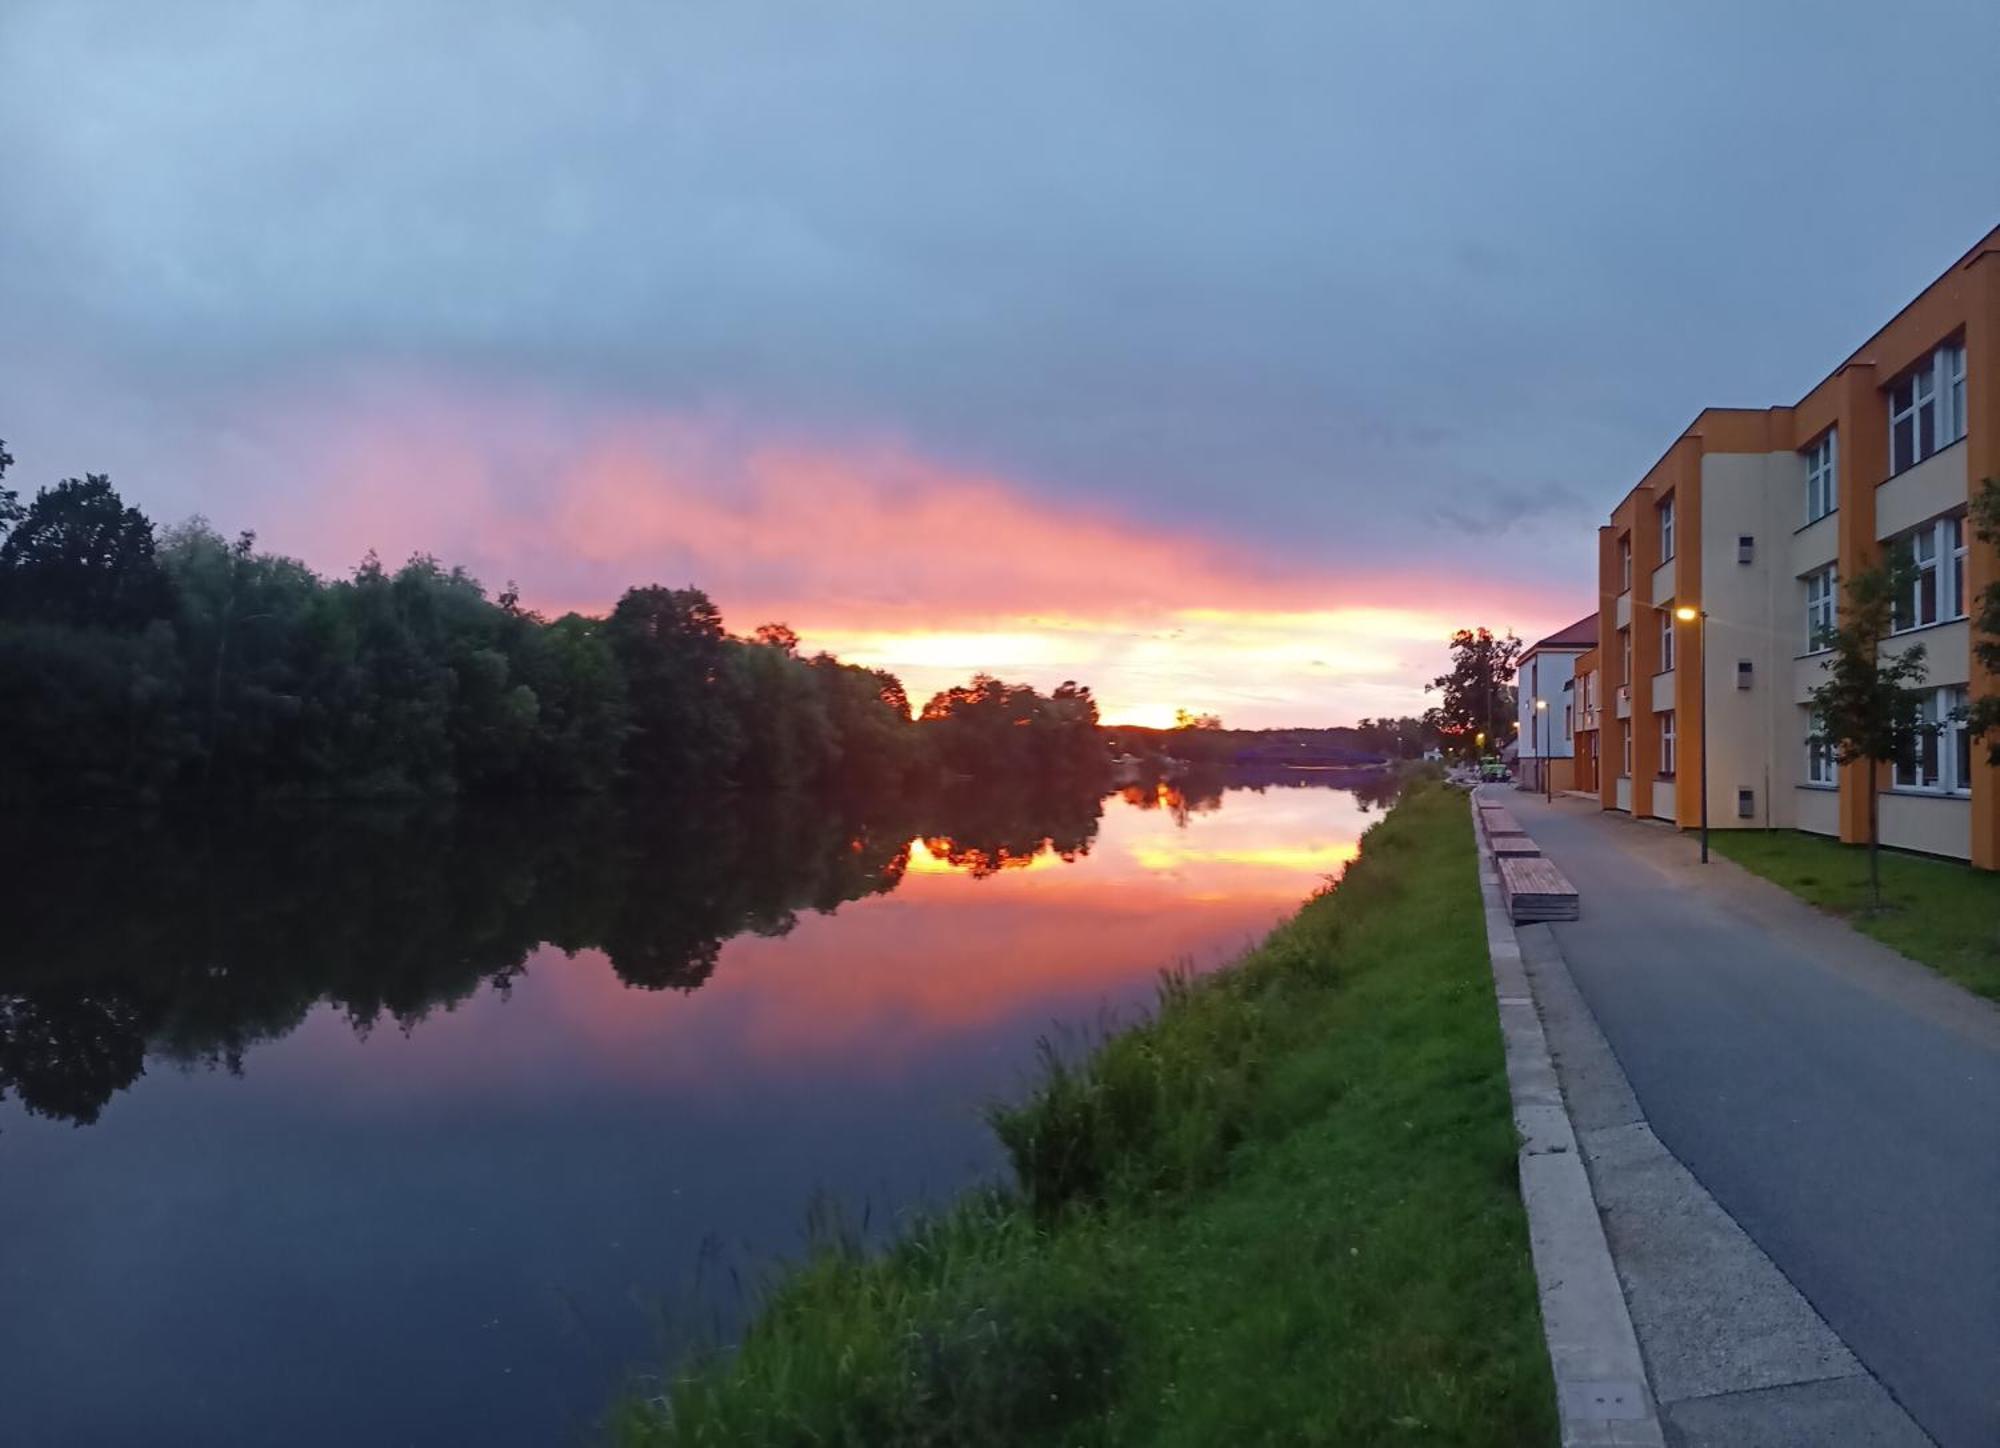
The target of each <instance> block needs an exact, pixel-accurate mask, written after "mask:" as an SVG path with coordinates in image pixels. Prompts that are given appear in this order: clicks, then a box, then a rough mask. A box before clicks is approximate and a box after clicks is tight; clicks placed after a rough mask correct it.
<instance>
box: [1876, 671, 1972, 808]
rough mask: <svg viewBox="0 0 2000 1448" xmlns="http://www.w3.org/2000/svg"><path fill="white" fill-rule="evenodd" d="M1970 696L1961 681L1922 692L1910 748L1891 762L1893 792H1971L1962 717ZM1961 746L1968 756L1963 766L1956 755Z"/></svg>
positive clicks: (1968, 745) (1968, 749)
mask: <svg viewBox="0 0 2000 1448" xmlns="http://www.w3.org/2000/svg"><path fill="white" fill-rule="evenodd" d="M1969 697H1970V694H1969V690H1968V689H1967V687H1966V686H1965V685H1964V684H1942V685H1939V686H1938V687H1937V688H1934V689H1925V690H1923V691H1922V694H1921V707H1922V711H1923V717H1922V721H1921V722H1920V724H1919V725H1918V728H1917V731H1916V734H1915V736H1914V737H1913V738H1912V740H1911V741H1910V742H1911V745H1912V747H1911V749H1910V751H1909V753H1908V754H1907V755H1905V754H1904V753H1902V752H1900V751H1899V752H1898V753H1897V755H1896V758H1895V760H1894V762H1893V763H1892V764H1891V765H1890V772H1889V778H1890V789H1891V792H1892V793H1895V794H1933V795H1969V794H1971V793H1972V774H1971V768H1970V766H1971V746H1972V741H1971V739H1970V738H1969V737H1968V735H1967V729H1966V720H1965V711H1966V708H1967V706H1968V702H1969ZM1961 740H1963V742H1962V743H1961ZM1961 749H1963V750H1964V751H1965V752H1966V756H1967V757H1966V761H1965V765H1964V766H1963V767H1961V765H1960V762H1959V758H1958V755H1959V751H1960V750H1961Z"/></svg>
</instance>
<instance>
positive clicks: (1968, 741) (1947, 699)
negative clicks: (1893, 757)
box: [1938, 684, 1974, 795]
mask: <svg viewBox="0 0 2000 1448" xmlns="http://www.w3.org/2000/svg"><path fill="white" fill-rule="evenodd" d="M1938 692H1939V693H1940V694H1941V695H1943V698H1942V699H1940V701H1939V703H1940V706H1941V707H1942V709H1943V717H1944V724H1943V729H1944V737H1943V739H1942V741H1941V742H1940V750H1939V752H1940V753H1941V754H1942V755H1943V756H1944V761H1945V769H1946V771H1947V772H1948V774H1949V776H1950V780H1951V792H1952V793H1953V794H1964V795H1969V794H1971V793H1972V745H1973V742H1974V741H1973V738H1972V726H1971V725H1970V724H1969V723H1968V722H1967V721H1966V717H1965V715H1966V711H1967V710H1969V709H1970V708H1971V707H1972V689H1971V686H1970V685H1967V684H1949V685H1946V686H1945V687H1944V688H1943V689H1940V690H1939V691H1938ZM1961 756H1963V757H1961Z"/></svg>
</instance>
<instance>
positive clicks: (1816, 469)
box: [1806, 428, 1840, 523]
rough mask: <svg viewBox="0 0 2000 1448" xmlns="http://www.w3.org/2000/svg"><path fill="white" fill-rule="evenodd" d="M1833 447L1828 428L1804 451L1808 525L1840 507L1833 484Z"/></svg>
mask: <svg viewBox="0 0 2000 1448" xmlns="http://www.w3.org/2000/svg"><path fill="white" fill-rule="evenodd" d="M1835 446H1836V445H1835V443H1834V440H1833V429H1832V428H1828V429H1827V430H1826V432H1825V434H1824V435H1823V436H1822V437H1821V438H1820V440H1819V441H1818V442H1816V443H1814V444H1813V445H1812V446H1811V447H1809V448H1807V449H1806V521H1807V522H1808V523H1817V522H1818V521H1819V520H1820V519H1821V518H1824V517H1825V516H1826V515H1827V514H1828V513H1831V512H1832V511H1833V510H1834V509H1835V508H1837V507H1839V506H1840V493H1839V490H1838V489H1837V487H1836V486H1835V484H1834V467H1835V465H1836V463H1837V461H1838V454H1837V453H1836V451H1835Z"/></svg>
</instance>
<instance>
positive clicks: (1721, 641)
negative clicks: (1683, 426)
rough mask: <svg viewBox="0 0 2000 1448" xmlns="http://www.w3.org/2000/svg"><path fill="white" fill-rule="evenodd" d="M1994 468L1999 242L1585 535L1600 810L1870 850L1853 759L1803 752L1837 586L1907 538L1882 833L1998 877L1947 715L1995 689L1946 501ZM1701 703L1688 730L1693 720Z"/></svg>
mask: <svg viewBox="0 0 2000 1448" xmlns="http://www.w3.org/2000/svg"><path fill="white" fill-rule="evenodd" d="M1996 476H2000V228H1995V230H1994V231H1992V232H1990V233H1988V234H1987V236H1986V237H1985V238H1984V239H1983V240H1981V241H1980V242H1979V244H1978V245H1976V246H1975V247H1973V248H1972V250H1971V251H1970V252H1968V253H1967V254H1966V255H1965V256H1964V257H1962V258H1960V259H1959V260H1958V261H1957V262H1955V263H1954V264H1953V265H1952V266H1951V268H1950V269H1949V270H1948V271H1946V272H1945V274H1944V275H1943V276H1941V277H1939V278H1938V279H1937V280H1936V281H1935V282H1933V283H1932V284H1931V285H1930V286H1929V287H1927V288H1925V290H1924V291H1923V292H1922V293H1920V294H1919V295H1918V296H1917V297H1916V298H1915V300H1913V301H1911V302H1910V303H1909V304H1908V305H1907V306H1905V307H1904V308H1903V310H1902V311H1900V312H1898V313H1897V314H1896V316H1894V317H1893V318H1891V319H1890V321H1889V322H1888V324H1887V325H1885V326H1884V327H1882V329H1881V330H1880V331H1878V332H1876V333H1875V335H1874V336H1872V337H1870V338H1869V339H1868V340H1867V341H1866V342H1864V343H1862V345H1861V346H1860V347H1859V348H1858V349H1856V350H1855V352H1854V353H1853V354H1852V355H1851V356H1849V357H1848V358H1847V359H1846V360H1845V361H1844V362H1842V363H1841V364H1840V366H1838V367H1837V368H1835V369H1834V370H1833V372H1831V373H1830V374H1829V375H1828V376H1827V377H1826V378H1825V379H1824V380H1823V381H1821V382H1820V383H1819V384H1818V385H1817V386H1815V387H1814V388H1813V389H1812V390H1811V391H1810V392H1808V393H1807V394H1806V395H1805V396H1804V397H1802V398H1800V399H1799V400H1798V401H1797V402H1795V403H1793V404H1791V405H1790V406H1784V407H1771V408H1766V409H1761V410H1757V409H1740V408H1711V409H1709V410H1707V411H1705V412H1703V413H1702V414H1701V415H1700V416H1699V417H1697V418H1696V419H1695V420H1694V422H1693V423H1692V424H1691V425H1690V426H1689V427H1688V429H1687V430H1686V431H1685V432H1683V433H1682V434H1681V435H1680V437H1678V438H1677V439H1675V440H1674V442H1673V444H1672V445H1671V446H1670V447H1669V448H1668V449H1667V451H1666V453H1665V454H1664V455H1663V456H1662V457H1661V458H1660V460H1659V461H1658V462H1657V463H1655V464H1654V465H1653V467H1652V469H1651V470H1650V471H1649V472H1648V473H1647V474H1646V476H1645V477H1644V478H1642V479H1640V481H1639V483H1638V485H1637V486H1635V487H1634V488H1633V489H1632V490H1631V491H1630V492H1629V493H1627V494H1626V495H1625V497H1624V498H1623V500H1621V501H1620V502H1619V504H1618V506H1617V507H1616V508H1614V509H1613V510H1612V513H1611V521H1610V522H1609V523H1608V524H1607V525H1606V526H1604V527H1602V528H1600V529H1599V530H1598V571H1599V593H1600V596H1601V599H1602V607H1601V608H1600V609H1599V615H1598V655H1597V658H1596V659H1595V660H1591V661H1590V662H1591V663H1592V664H1594V665H1595V671H1596V673H1597V675H1598V676H1599V677H1600V679H1601V681H1602V688H1603V690H1604V694H1605V703H1606V705H1607V707H1606V708H1605V709H1604V711H1603V713H1602V715H1601V720H1600V724H1601V727H1600V728H1599V730H1598V736H1597V745H1598V764H1599V767H1598V770H1597V778H1598V797H1599V799H1600V801H1601V803H1602V805H1603V807H1604V808H1606V809H1616V810H1624V811H1626V812H1628V813H1630V814H1632V815H1634V816H1640V817H1648V816H1650V817H1654V818H1659V819H1666V820H1671V821H1673V822H1675V823H1677V824H1680V825H1682V826H1691V825H1693V824H1695V823H1697V822H1698V820H1699V819H1700V816H1701V804H1702V799H1701V786H1700V779H1701V773H1702V771H1701V762H1702V761H1701V748H1702V740H1703V738H1704V735H1705V737H1706V740H1707V747H1708V752H1709V760H1708V815H1709V821H1710V824H1711V826H1712V827H1716V828H1726V827H1730V826H1747V825H1755V826H1766V825H1770V826H1778V827H1785V828H1796V829H1802V830H1811V831H1814V832H1817V833H1821V834H1828V835H1836V836H1838V837H1839V838H1841V839H1843V840H1847V841H1850V842H1857V841H1862V840H1865V839H1867V837H1868V792H1869V790H1868V785H1869V779H1868V775H1867V772H1866V770H1867V766H1864V765H1861V764H1855V765H1851V766H1846V767H1842V766H1840V765H1838V764H1836V763H1835V762H1834V760H1833V758H1832V756H1831V754H1830V752H1829V751H1828V750H1827V749H1825V748H1824V747H1816V746H1813V745H1812V744H1810V742H1809V736H1810V734H1811V733H1812V732H1813V722H1812V719H1811V717H1810V711H1809V709H1808V706H1807V696H1808V693H1809V691H1810V690H1811V689H1812V688H1813V687H1814V686H1815V685H1817V684H1819V683H1821V682H1822V681H1823V680H1824V678H1825V672H1824V664H1825V661H1826V658H1827V654H1826V651H1825V648H1824V635H1825V631H1826V630H1827V628H1828V627H1830V626H1831V625H1832V624H1833V622H1834V620H1835V619H1836V617H1837V614H1838V609H1839V607H1840V597H1841V593H1840V589H1841V580H1842V579H1843V578H1846V577H1850V576H1852V575H1853V574H1854V573H1855V572H1856V571H1858V570H1861V569H1864V568H1866V567H1868V566H1870V565H1871V564H1872V563H1874V562H1875V561H1877V560H1878V559H1879V558H1880V556H1881V553H1882V550H1883V549H1884V548H1885V547H1888V546H1902V547H1907V548H1908V549H1909V552H1910V556H1911V557H1912V558H1913V559H1914V560H1915V562H1916V566H1917V570H1918V576H1917V581H1916V583H1915V585H1914V587H1913V588H1912V589H1911V591H1910V596H1909V597H1908V598H1907V599H1906V600H1905V601H1904V604H1903V606H1902V607H1900V608H1899V610H1898V613H1899V630H1898V633H1897V635H1896V638H1895V639H1894V640H1893V641H1892V643H1891V645H1890V647H1892V648H1897V649H1904V648H1909V647H1910V646H1912V645H1913V644H1916V643H1919V642H1920V643H1922V644H1923V645H1924V647H1925V650H1926V654H1927V657H1928V679H1927V685H1926V687H1927V689H1928V694H1927V697H1926V701H1925V712H1926V715H1927V717H1928V718H1929V719H1930V720H1932V721H1933V727H1932V728H1931V729H1930V730H1929V731H1928V732H1927V733H1925V734H1923V735H1921V736H1920V737H1919V738H1917V739H1915V740H1913V741H1912V744H1911V747H1910V748H1909V749H1908V750H1907V751H1906V754H1905V757H1904V758H1902V759H1900V760H1898V761H1897V762H1896V763H1895V764H1894V765H1893V766H1891V767H1885V768H1883V769H1881V770H1880V771H1879V774H1878V775H1877V779H1876V782H1877V783H1878V785H1879V787H1880V789H1881V790H1882V791H1883V793H1882V799H1881V827H1882V839H1883V841H1884V843H1886V844H1890V845H1895V846H1899V847H1902V848H1906V849H1914V850H1923V851H1927V852H1930V853H1933V854H1939V855H1950V856H1955V857H1957V858H1959V859H1967V860H1970V861H1971V862H1972V863H1973V864H1975V865H1977V866H1979V867H1980V868H1982V869H2000V770H1996V769H1995V768H1994V767H1993V766H1992V765H1989V764H1988V763H1987V762H1986V752H1987V751H1986V749H1985V747H1984V741H1981V740H1974V739H1972V738H1971V737H1970V736H1969V734H1968V731H1967V730H1966V729H1965V727H1964V725H1963V723H1962V722H1961V721H1960V720H1958V719H1956V718H1954V715H1955V714H1956V713H1957V712H1958V711H1959V710H1960V709H1961V708H1962V706H1963V705H1964V704H1965V703H1966V702H1967V701H1969V700H1970V699H1972V698H1975V697H1979V696H1980V695H1982V694H1984V693H1987V692H1991V691H1992V690H1994V689H1995V687H1996V681H1995V680H1994V679H1993V678H1992V677H1990V676H1988V675H1986V674H1985V673H1984V671H1983V670H1980V669H1978V668H1977V667H1975V665H1974V662H1973V659H1972V655H1971V631H1970V625H1969V624H1968V622H1967V620H1966V612H1967V608H1968V605H1969V603H1970V601H1971V600H1972V599H1973V598H1975V597H1976V596H1977V595H1978V593H1979V592H1980V590H1982V589H1983V588H1984V587H1985V586H1986V585H1987V584H1988V583H1990V582H1992V581H1994V580H1995V578H1996V577H2000V556H1996V550H1995V549H1994V548H1993V547H1991V546H1990V545H1986V544H1982V543H1980V542H1979V541H1978V540H1977V539H1975V538H1974V537H1973V536H1972V533H1971V529H1970V527H1969V526H1968V524H1967V521H1966V509H1967V505H1968V503H1969V501H1970V499H1971V496H1972V494H1973V492H1974V491H1975V490H1976V489H1977V488H1978V486H1979V484H1980V483H1981V481H1982V480H1983V479H1986V478H1990V477H1996ZM1704 709H1706V711H1707V718H1706V729H1705V730H1704V727H1703V723H1704V721H1703V711H1704Z"/></svg>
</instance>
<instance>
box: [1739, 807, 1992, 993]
mask: <svg viewBox="0 0 2000 1448" xmlns="http://www.w3.org/2000/svg"><path fill="white" fill-rule="evenodd" d="M1713 838H1714V844H1715V848H1716V850H1718V851H1719V852H1720V853H1722V854H1725V855H1727V856H1728V857H1729V858H1730V859H1732V860H1734V861H1736V863H1737V864H1739V865H1742V866H1743V867H1744V868H1746V869H1750V870H1755V871H1756V872H1757V873H1758V874H1760V875H1762V876H1764V878H1765V879H1767V880H1772V881H1775V882H1776V883H1778V884H1780V885H1783V886H1784V887H1785V888H1786V889H1787V890H1790V891H1791V892H1792V893H1793V894H1794V895H1797V896H1798V897H1799V898H1800V899H1802V900H1807V901H1810V902H1811V903H1812V904H1814V905H1817V906H1819V907H1820V909H1822V910H1827V911H1831V912H1832V913H1833V914H1835V915H1838V916H1840V917H1842V918H1843V919H1845V920H1847V921H1848V922H1849V923H1850V924H1852V925H1853V926H1854V928H1855V929H1857V930H1859V931H1861V932H1862V933H1863V934H1866V935H1872V936H1874V937H1875V938H1876V939H1877V940H1879V941H1881V942H1882V943H1883V944H1884V945H1888V946H1892V947H1894V948H1895V949H1897V950H1900V951H1901V952H1902V953H1903V954H1905V955H1907V956H1909V957H1910V958H1911V959H1912V960H1921V961H1922V962H1923V963H1924V964H1926V965H1928V966H1931V967H1933V968H1935V969H1937V970H1939V971H1941V972H1943V973H1944V974H1945V975H1948V976H1950V977H1951V978H1952V979H1953V980H1955V981H1957V982H1958V983H1959V984H1960V985H1962V986H1964V987H1966V988H1967V989H1968V990H1973V991H1977V992H1978V993H1979V994H1980V995H1983V996H1989V997H1991V998H1993V999H1995V1000H2000V874H1989V873H1987V872H1985V871H1980V870H1974V869H1971V868H1970V867H1968V866H1965V865H1960V864H1957V863H1955V862H1953V861H1950V860H1936V859H1931V858H1930V857H1928V856H1925V855H1905V854H1899V853H1896V852H1894V851H1891V850H1884V851H1883V852H1882V904H1883V907H1884V908H1883V910H1882V912H1881V913H1880V914H1871V913H1870V912H1869V910H1868V908H1867V907H1868V851H1867V849H1866V848H1865V847H1863V846H1861V845H1843V844H1841V843H1840V842H1839V841H1838V840H1831V839H1828V838H1826V837H1825V836H1824V835H1808V834H1801V833H1799V832H1797V831H1795V830H1773V831H1771V832H1769V833H1765V832H1762V831H1756V830H1724V831H1722V832H1720V833H1718V834H1716V835H1715V836H1714V837H1713Z"/></svg>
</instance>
